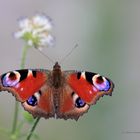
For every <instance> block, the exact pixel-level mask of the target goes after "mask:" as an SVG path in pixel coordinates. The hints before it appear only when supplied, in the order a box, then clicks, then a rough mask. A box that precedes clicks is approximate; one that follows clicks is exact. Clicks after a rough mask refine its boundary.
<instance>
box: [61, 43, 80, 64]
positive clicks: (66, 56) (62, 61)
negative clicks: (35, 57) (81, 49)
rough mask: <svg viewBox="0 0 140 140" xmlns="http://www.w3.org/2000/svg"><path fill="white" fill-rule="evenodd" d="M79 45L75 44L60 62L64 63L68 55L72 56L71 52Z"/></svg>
mask: <svg viewBox="0 0 140 140" xmlns="http://www.w3.org/2000/svg"><path fill="white" fill-rule="evenodd" d="M77 47H78V44H75V46H74V47H73V48H72V49H71V51H70V52H69V53H68V54H67V55H65V56H64V57H63V58H62V59H61V60H60V62H59V63H62V62H63V61H64V60H65V59H66V58H67V57H68V56H70V55H71V53H72V52H73V51H74V50H75V49H76V48H77Z"/></svg>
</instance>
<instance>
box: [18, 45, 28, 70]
mask: <svg viewBox="0 0 140 140" xmlns="http://www.w3.org/2000/svg"><path fill="white" fill-rule="evenodd" d="M29 47H30V46H25V47H24V49H23V52H22V58H21V64H20V67H21V69H24V67H25V59H26V55H27V51H28V48H29Z"/></svg>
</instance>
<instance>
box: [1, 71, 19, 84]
mask: <svg viewBox="0 0 140 140" xmlns="http://www.w3.org/2000/svg"><path fill="white" fill-rule="evenodd" d="M1 80H2V84H3V86H4V87H13V86H16V85H17V84H18V83H19V80H20V74H19V73H18V72H16V71H13V72H9V73H7V74H4V75H3V76H2V79H1Z"/></svg>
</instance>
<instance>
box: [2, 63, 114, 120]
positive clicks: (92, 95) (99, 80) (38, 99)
mask: <svg viewBox="0 0 140 140" xmlns="http://www.w3.org/2000/svg"><path fill="white" fill-rule="evenodd" d="M113 87H114V84H113V82H112V81H111V80H109V79H108V78H106V77H103V76H100V75H99V74H96V73H92V72H85V71H83V72H79V71H73V70H71V71H61V67H60V65H59V64H58V62H56V63H55V65H54V67H53V70H52V71H49V70H43V69H23V70H15V71H11V72H7V73H5V74H3V75H1V76H0V91H5V90H6V91H9V92H11V93H12V94H13V95H14V96H15V97H16V99H17V100H18V101H19V102H21V103H22V105H23V107H24V109H25V110H26V111H28V112H29V113H31V114H32V115H33V117H44V118H49V117H55V118H63V119H69V118H70V119H75V120H78V118H79V117H80V116H81V115H83V114H84V113H85V112H87V111H88V109H89V107H90V105H92V104H95V103H96V101H97V100H98V99H99V98H100V97H101V96H103V95H111V94H112V91H113Z"/></svg>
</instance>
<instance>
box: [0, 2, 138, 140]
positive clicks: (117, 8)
mask: <svg viewBox="0 0 140 140" xmlns="http://www.w3.org/2000/svg"><path fill="white" fill-rule="evenodd" d="M37 12H43V13H46V14H47V15H49V16H50V17H51V18H52V20H53V23H54V28H53V34H54V35H55V37H56V45H55V47H53V48H51V47H50V48H46V49H44V52H45V53H46V54H48V55H49V57H51V58H52V59H53V60H54V61H56V60H57V61H59V60H60V59H61V58H62V57H63V56H65V55H66V54H67V53H68V52H69V51H70V50H71V49H72V47H73V46H74V45H75V44H76V43H78V45H79V47H78V48H77V49H76V50H75V51H74V52H73V53H72V54H71V55H70V56H69V57H68V58H67V59H66V60H65V61H64V62H63V63H62V65H61V67H62V70H69V69H74V70H86V71H93V72H97V73H100V74H102V75H105V76H107V77H109V78H110V79H112V81H113V82H114V83H115V89H114V92H113V96H112V97H108V96H105V97H104V98H101V99H100V100H99V101H98V102H97V104H96V105H95V106H92V107H91V108H90V110H89V112H88V113H87V114H85V115H84V116H83V117H81V118H80V119H79V120H78V121H77V122H75V121H73V120H67V121H65V120H55V119H49V120H45V119H41V121H40V122H39V124H38V126H37V128H36V132H37V133H38V134H39V136H40V137H41V140H56V139H59V140H132V139H133V140H139V139H140V133H123V132H126V131H130V132H140V121H139V120H140V94H139V91H140V78H139V75H138V74H139V71H140V61H139V58H140V53H139V52H140V46H139V45H140V15H139V13H140V1H125V0H121V1H120V0H69V1H68V0H24V1H19V0H12V1H8V0H5V1H2V0H1V1H0V18H1V20H0V73H5V72H7V71H9V70H15V69H19V68H20V67H19V66H20V60H21V52H22V49H23V45H24V43H23V42H22V41H20V40H14V38H13V36H12V35H11V34H12V33H13V32H14V31H17V29H18V23H17V19H18V18H20V17H24V16H27V17H31V16H33V15H34V14H36V13H37ZM52 67H53V64H52V63H50V61H49V60H48V59H46V58H44V56H43V55H41V54H40V53H39V52H38V51H37V50H35V49H30V50H29V52H28V56H27V61H26V68H46V69H52ZM14 101H15V98H14V97H12V95H11V94H8V93H7V92H2V93H1V96H0V127H5V128H8V129H11V126H12V120H13V113H14V103H15V102H14ZM20 117H21V118H22V116H20ZM25 129H26V131H27V130H30V128H29V127H28V126H27V127H25ZM0 139H3V140H8V137H7V136H4V135H3V134H2V133H0Z"/></svg>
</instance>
